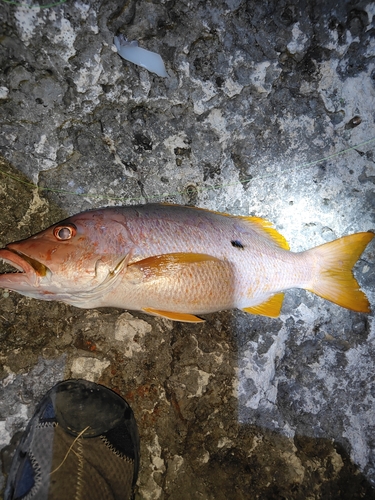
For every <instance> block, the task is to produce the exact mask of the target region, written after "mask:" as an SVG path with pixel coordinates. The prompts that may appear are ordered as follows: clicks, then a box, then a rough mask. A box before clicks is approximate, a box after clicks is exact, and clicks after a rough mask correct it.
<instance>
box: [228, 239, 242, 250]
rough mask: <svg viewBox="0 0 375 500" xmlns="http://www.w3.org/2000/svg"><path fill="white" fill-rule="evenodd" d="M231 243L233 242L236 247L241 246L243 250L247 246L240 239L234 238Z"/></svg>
mask: <svg viewBox="0 0 375 500" xmlns="http://www.w3.org/2000/svg"><path fill="white" fill-rule="evenodd" d="M231 243H232V247H234V248H239V249H241V250H243V249H244V248H245V247H244V246H243V244H242V243H241V242H240V241H239V240H232V241H231Z"/></svg>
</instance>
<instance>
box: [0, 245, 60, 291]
mask: <svg viewBox="0 0 375 500" xmlns="http://www.w3.org/2000/svg"><path fill="white" fill-rule="evenodd" d="M0 259H1V260H3V261H4V262H5V263H7V264H10V265H11V266H13V267H14V268H15V269H17V270H18V271H20V273H21V274H22V275H25V274H26V275H33V276H34V277H38V278H43V277H45V276H47V275H48V274H50V273H51V271H50V269H49V268H48V267H47V266H45V265H44V264H42V263H41V262H39V261H37V260H35V259H33V258H32V257H29V256H28V255H25V254H23V253H22V252H19V251H17V250H13V249H11V248H9V247H6V248H3V249H2V250H0ZM20 273H5V274H0V282H1V278H2V277H7V281H8V280H10V282H11V281H13V279H16V278H17V275H19V274H20ZM12 278H13V279H12Z"/></svg>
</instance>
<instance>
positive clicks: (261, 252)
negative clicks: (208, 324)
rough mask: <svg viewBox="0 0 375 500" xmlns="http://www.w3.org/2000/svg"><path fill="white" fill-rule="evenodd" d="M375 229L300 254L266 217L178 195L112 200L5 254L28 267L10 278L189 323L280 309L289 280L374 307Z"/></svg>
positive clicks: (32, 288) (32, 287)
mask: <svg viewBox="0 0 375 500" xmlns="http://www.w3.org/2000/svg"><path fill="white" fill-rule="evenodd" d="M373 237H374V234H373V233H371V232H363V233H357V234H352V235H350V236H344V237H342V238H339V239H337V240H335V241H332V242H330V243H326V244H324V245H321V246H318V247H316V248H313V249H311V250H307V251H304V252H299V253H294V252H291V251H289V246H288V244H287V242H286V241H285V239H284V238H283V236H281V235H280V234H279V233H278V232H277V231H276V230H275V229H273V227H272V226H271V224H270V223H269V222H267V221H265V220H263V219H260V218H257V217H239V216H231V215H226V214H220V213H217V212H211V211H208V210H203V209H198V208H192V207H184V206H179V205H169V204H149V205H141V206H129V207H109V208H103V209H99V210H91V211H88V212H83V213H80V214H77V215H74V216H73V217H70V218H68V219H66V220H64V221H62V222H59V223H58V224H55V225H53V226H51V227H50V228H49V229H46V230H45V231H42V232H40V233H38V234H36V235H35V236H32V237H30V238H28V239H26V240H22V241H19V242H16V243H11V244H9V245H7V246H6V248H4V249H2V250H0V259H2V260H4V261H5V262H6V263H8V264H11V265H12V266H13V267H15V268H16V269H17V270H18V271H20V272H14V273H6V274H1V275H0V287H1V288H6V289H9V290H14V291H16V292H19V293H21V294H23V295H26V296H28V297H34V298H36V299H42V300H58V301H62V302H66V303H67V304H72V305H74V306H77V307H81V308H93V307H103V306H110V307H120V308H124V309H130V310H137V311H144V312H147V313H149V314H153V315H156V316H163V317H165V318H169V319H172V320H176V321H188V322H199V321H203V320H202V319H201V318H199V317H198V316H199V315H201V314H205V313H211V312H215V311H220V310H224V309H231V308H239V309H243V310H244V311H246V312H248V313H252V314H261V315H265V316H270V317H276V316H278V315H279V313H280V309H281V306H282V302H283V297H284V294H283V293H282V292H283V291H284V290H287V289H289V288H304V289H306V290H309V291H311V292H314V293H315V294H317V295H320V296H321V297H323V298H325V299H327V300H330V301H332V302H334V303H335V304H338V305H339V306H342V307H346V308H348V309H352V310H353V311H360V312H369V311H370V306H369V302H368V300H367V297H366V295H365V294H364V293H363V292H362V291H361V290H360V289H359V285H358V283H357V281H356V279H355V278H354V276H353V273H352V268H353V266H354V264H355V263H356V261H357V260H358V258H359V257H360V255H361V254H362V252H363V251H364V249H365V248H366V245H367V244H368V243H369V242H370V241H371V240H372V239H373Z"/></svg>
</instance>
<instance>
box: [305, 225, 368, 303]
mask: <svg viewBox="0 0 375 500" xmlns="http://www.w3.org/2000/svg"><path fill="white" fill-rule="evenodd" d="M374 236H375V235H374V234H373V233H357V234H351V235H349V236H344V237H343V238H339V239H338V240H335V241H331V242H330V243H325V244H324V245H321V246H319V247H316V248H312V249H311V250H308V252H309V253H311V254H312V258H313V260H314V261H315V265H316V266H317V267H318V268H320V271H319V273H318V274H317V275H316V277H315V279H314V281H313V283H312V284H311V287H309V288H307V290H309V291H310V292H314V293H316V294H317V295H320V297H323V298H324V299H327V300H330V301H331V302H334V303H335V304H337V305H339V306H341V307H346V308H347V309H351V310H352V311H358V312H370V304H369V301H368V300H367V297H366V295H365V294H364V293H363V292H362V291H361V290H360V288H359V284H358V282H357V280H356V279H355V278H354V276H353V272H352V268H353V266H354V264H355V263H356V262H357V260H358V259H359V257H360V256H361V254H362V252H363V251H364V249H365V248H366V246H367V244H368V243H369V242H370V241H371V240H372V239H373V237H374Z"/></svg>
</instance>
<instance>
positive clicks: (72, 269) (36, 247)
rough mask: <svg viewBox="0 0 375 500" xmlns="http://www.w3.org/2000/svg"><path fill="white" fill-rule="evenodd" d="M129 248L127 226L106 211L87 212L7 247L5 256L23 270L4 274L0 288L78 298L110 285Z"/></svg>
mask: <svg viewBox="0 0 375 500" xmlns="http://www.w3.org/2000/svg"><path fill="white" fill-rule="evenodd" d="M128 248H129V245H127V240H126V228H125V227H124V226H123V225H121V224H119V223H118V221H116V220H113V218H112V219H111V218H109V219H108V217H107V216H106V213H105V212H104V211H102V212H100V211H95V213H94V212H84V213H82V214H78V215H76V216H73V217H71V218H69V219H66V220H64V221H62V222H59V223H57V224H55V225H53V226H51V227H49V228H48V229H46V230H44V231H41V232H40V233H37V234H35V235H34V236H31V237H30V238H27V239H25V240H21V241H17V242H14V243H10V244H8V245H6V247H5V248H4V249H1V250H0V259H1V260H3V261H4V262H5V263H6V264H10V265H11V266H12V267H14V268H15V270H16V271H18V272H10V273H5V274H0V288H6V289H9V290H13V291H16V292H19V293H21V294H22V295H26V296H29V297H33V298H39V299H44V300H62V301H64V302H70V303H73V301H72V300H70V298H71V296H72V295H77V296H79V294H80V293H83V294H84V293H88V292H89V291H90V290H93V289H95V288H97V287H98V286H100V284H101V283H103V282H105V283H106V284H109V282H110V281H111V278H114V277H115V275H116V270H117V271H119V269H120V267H122V266H121V263H124V262H125V260H126V258H125V257H126V255H127V254H128Z"/></svg>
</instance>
